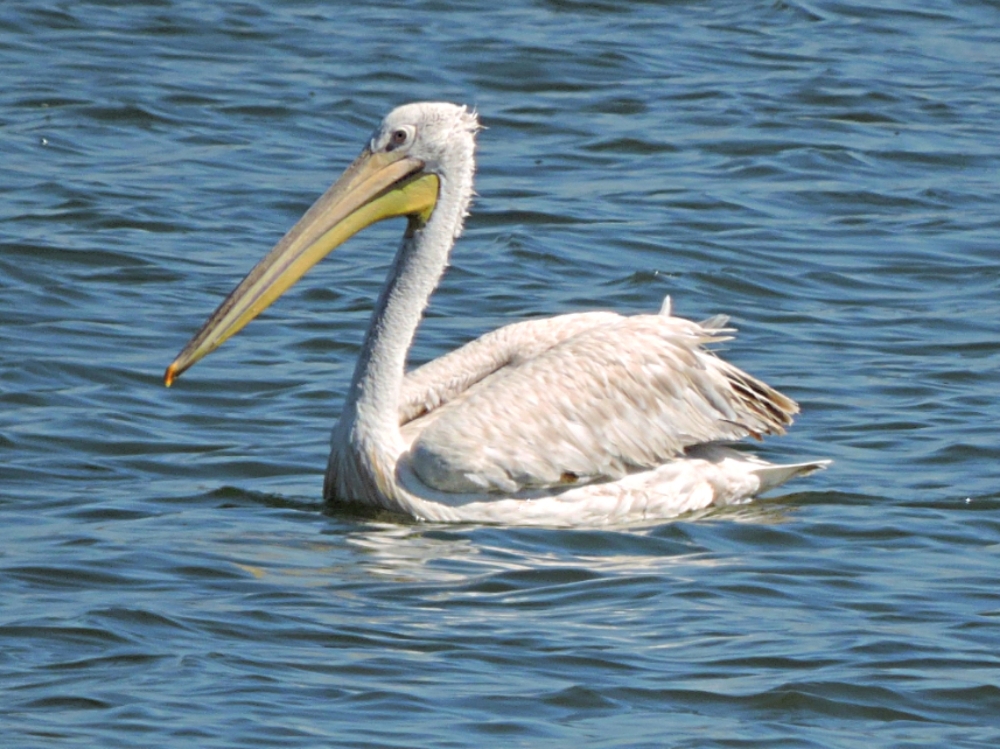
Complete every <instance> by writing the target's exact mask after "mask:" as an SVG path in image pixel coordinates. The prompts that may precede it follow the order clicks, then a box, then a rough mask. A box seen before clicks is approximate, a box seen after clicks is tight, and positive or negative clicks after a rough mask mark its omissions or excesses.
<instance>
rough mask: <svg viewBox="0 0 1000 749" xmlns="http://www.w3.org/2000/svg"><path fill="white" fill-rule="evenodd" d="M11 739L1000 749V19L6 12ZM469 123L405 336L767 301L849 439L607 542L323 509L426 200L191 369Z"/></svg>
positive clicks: (1, 491)
mask: <svg viewBox="0 0 1000 749" xmlns="http://www.w3.org/2000/svg"><path fill="white" fill-rule="evenodd" d="M0 71H2V81H3V85H2V86H0V152H2V155H0V177H2V179H0V212H2V213H0V216H2V224H0V226H2V230H0V539H2V541H0V739H2V741H0V743H2V745H3V746H4V747H38V746H62V745H67V746H70V745H72V746H101V747H119V746H128V747H132V746H135V747H140V746H141V747H150V746H156V747H190V746H198V747H248V746H281V747H316V746H333V745H342V746H367V747H459V746H524V747H566V746H587V747H659V746H671V747H742V746H768V747H864V748H865V749H868V748H869V747H872V746H887V747H888V746H892V747H903V746H907V747H916V746H920V747H925V746H941V747H990V746H997V745H1000V593H998V589H997V585H998V578H1000V563H998V554H1000V490H998V481H1000V448H998V439H997V422H998V420H1000V405H998V392H1000V375H998V371H1000V343H998V341H1000V241H998V228H1000V219H998V205H1000V178H998V175H1000V125H998V123H1000V7H998V5H997V4H996V3H986V2H958V1H957V0H956V1H954V2H950V1H948V0H939V1H937V2H928V3H919V4H916V3H903V2H898V3H893V2H880V3H875V2H868V3H864V2H852V1H851V0H846V1H842V2H834V1H832V0H831V1H827V0H817V1H816V2H766V3H735V2H730V3H722V2H715V3H712V2H709V3H684V2H673V3H668V2H664V3H654V2H648V3H629V2H573V1H572V0H562V1H559V2H556V1H550V2H542V1H541V0H537V1H535V2H530V1H529V0H515V1H514V2H511V3H486V2H483V3H472V2H470V3H458V2H454V3H452V2H447V1H436V2H422V3H392V2H385V3H370V4H356V3H323V2H318V1H315V0H312V1H311V0H299V1H297V2H263V0H247V1H246V2H241V3H215V2H207V0H148V1H146V2H142V1H138V2H137V1H135V0H133V2H129V3H118V2H113V1H112V0H104V1H103V2H86V1H83V2H79V1H76V0H74V1H72V2H70V1H69V0H62V1H58V2H56V1H52V0H47V1H46V0H43V1H42V2H27V0H13V1H12V2H7V1H5V2H4V3H3V4H2V5H0ZM429 98H433V99H448V100H454V101H459V102H467V103H470V104H473V105H475V106H476V107H477V108H478V109H479V112H480V114H481V116H482V119H483V121H484V123H485V124H486V125H487V126H488V128H489V129H487V130H485V131H484V132H483V133H482V136H481V140H480V143H481V147H480V153H479V161H480V171H479V177H478V183H477V189H478V192H479V195H480V197H479V198H478V199H477V201H476V204H475V206H474V213H473V216H472V217H471V219H470V221H469V224H468V231H467V232H466V235H465V237H464V238H463V240H462V241H461V243H460V245H459V246H458V248H457V250H456V252H455V255H454V257H453V266H452V269H451V271H450V273H449V275H448V276H447V278H446V280H445V282H444V284H443V286H442V288H441V289H440V291H439V292H438V294H437V295H436V296H435V298H434V300H433V304H432V307H431V309H430V311H429V315H428V318H427V320H426V322H425V325H424V327H423V328H422V330H421V332H420V335H419V338H418V341H417V344H416V347H415V350H414V352H413V359H414V360H415V361H424V360H426V359H428V358H431V357H433V356H436V355H438V354H440V353H442V352H444V351H446V350H448V349H449V348H451V347H453V346H455V345H457V344H459V343H461V342H463V341H465V340H467V339H468V338H470V337H471V336H474V335H476V334H478V333H481V332H483V331H486V330H488V329H491V328H493V327H496V326H497V325H500V324H502V323H505V322H509V321H512V320H516V319H521V318H524V317H529V316H535V315H549V314H558V313H562V312H568V311H574V310H581V309H589V308H613V309H616V310H621V311H639V310H653V309H656V308H657V307H658V306H659V304H660V302H661V300H662V298H663V297H664V295H666V294H670V295H672V297H673V299H674V303H675V309H676V310H677V311H678V313H680V314H683V315H685V316H690V317H694V318H700V317H707V316H709V315H711V314H715V313H718V312H726V313H729V314H731V315H733V319H734V322H735V324H736V325H737V326H738V327H739V328H740V337H739V338H738V339H737V340H736V341H735V342H733V343H731V344H729V345H728V350H727V352H726V356H727V357H728V358H729V359H731V360H732V361H734V362H736V363H737V364H739V365H741V366H743V367H745V368H747V369H749V370H750V371H751V372H754V373H755V374H758V375H760V376H762V377H764V378H765V379H767V380H768V381H769V382H771V383H772V384H773V385H775V386H777V387H780V388H781V389H782V390H784V391H785V392H787V393H788V394H790V395H792V396H793V397H795V398H796V399H797V400H799V401H800V403H801V404H802V406H803V414H802V415H801V417H800V418H799V419H798V421H797V423H796V425H795V428H794V429H793V430H792V431H791V433H790V434H789V435H788V436H787V437H784V438H780V439H773V440H769V441H768V442H767V443H766V444H764V445H762V446H761V448H760V449H761V452H762V453H763V454H765V455H767V456H768V457H771V458H773V459H795V458H816V457H827V458H832V459H833V460H834V461H835V462H834V466H833V467H832V468H831V469H830V470H828V471H826V472H825V473H823V474H820V475H816V476H813V477H811V478H809V479H805V480H802V481H798V482H796V483H794V484H791V485H789V487H788V488H787V490H786V491H784V492H782V493H780V494H778V495H777V496H773V497H771V498H769V499H765V500H760V501H757V502H755V503H754V504H751V505H748V506H744V507H741V508H730V509H727V510H716V511H712V512H707V513H704V514H701V515H699V516H698V517H683V518H681V519H679V520H677V521H676V522H669V523H662V524H659V525H656V526H653V527H646V528H631V529H626V528H623V529H608V530H593V531H565V530H546V529H539V530H523V529H521V530H519V529H510V528H502V527H471V526H456V527H447V526H429V525H419V524H401V523H399V522H397V521H388V520H387V521H384V522H376V521H374V520H369V519H364V518H357V517H350V516H342V515H335V514H334V515H331V514H327V513H324V511H323V507H322V504H321V502H320V495H321V483H322V470H323V466H324V461H325V456H326V452H327V440H328V434H329V428H330V426H331V425H332V423H333V421H334V419H335V418H336V416H337V414H338V412H339V407H340V403H341V400H342V397H343V393H344V390H345V387H346V384H347V382H348V379H349V377H350V372H351V367H352V363H353V360H354V357H355V355H356V353H357V349H358V345H359V343H360V339H361V335H362V331H363V329H364V326H365V325H366V323H367V317H368V313H369V310H370V305H371V302H372V298H373V296H374V295H375V293H376V291H377V288H378V285H379V283H380V280H381V278H382V275H383V273H384V271H385V266H386V263H387V262H388V259H389V257H390V253H391V251H392V248H394V247H395V245H396V242H397V241H398V237H399V234H400V231H401V225H399V224H396V223H391V224H387V225H382V226H379V227H375V228H373V229H371V230H368V231H367V232H366V233H365V234H363V235H362V236H360V237H358V238H356V239H354V240H353V241H352V242H350V243H349V244H348V245H347V246H345V247H344V248H343V249H342V250H340V251H339V252H337V253H335V254H334V255H333V256H331V257H330V258H329V259H327V260H326V261H324V262H323V263H322V264H321V265H320V266H319V267H317V269H316V270H314V271H313V273H311V274H310V276H309V277H308V278H307V279H306V280H305V281H304V282H303V283H301V284H300V285H299V286H298V287H297V288H296V289H295V290H293V291H292V292H291V293H290V294H289V295H288V296H287V297H286V298H285V299H283V300H282V301H281V302H280V303H279V304H278V305H276V306H275V307H274V308H273V309H272V310H271V311H269V312H268V313H267V314H265V315H264V316H263V317H262V319H261V320H259V321H257V322H255V323H254V324H253V325H251V326H250V327H249V328H248V329H247V330H246V331H245V332H244V333H243V334H242V335H241V336H239V337H238V338H236V339H234V340H232V341H230V342H229V343H227V344H226V346H225V347H223V349H221V350H220V351H219V352H217V353H216V354H214V355H213V356H212V357H210V358H209V359H208V360H206V361H205V362H203V363H202V364H200V365H199V366H198V367H197V368H196V369H195V370H193V371H192V372H191V373H189V374H188V375H186V376H185V378H184V379H183V380H181V382H180V383H179V384H178V386H176V387H175V388H173V389H171V390H169V391H168V390H166V389H164V388H163V387H162V385H161V379H160V378H161V376H162V372H163V368H164V367H165V365H166V364H167V363H169V361H170V360H171V359H172V358H173V356H174V355H175V354H176V353H177V351H178V350H179V349H180V347H181V346H182V345H183V344H184V343H185V342H186V340H187V339H188V337H189V336H190V335H191V333H193V332H194V330H195V329H196V328H197V326H198V325H200V324H201V322H202V320H203V319H204V317H205V316H206V315H207V313H208V312H210V311H211V309H212V308H214V306H215V305H216V304H217V303H218V301H219V300H220V299H221V297H222V295H224V294H225V293H226V292H227V291H228V290H229V289H230V288H231V287H232V285H233V284H234V283H235V281H237V280H238V279H239V278H240V277H241V276H242V274H243V273H245V272H246V271H247V270H248V269H249V268H250V266H251V265H252V264H253V263H254V262H255V261H256V260H257V259H258V258H259V257H260V256H262V254H263V253H264V252H265V251H266V250H267V249H268V248H269V247H270V246H271V244H272V243H273V242H274V241H275V240H276V239H277V238H278V237H279V236H280V235H281V234H282V233H283V232H284V230H285V229H287V228H288V227H289V226H290V225H291V224H292V222H294V220H295V219H296V218H297V217H298V215H299V214H300V213H301V212H302V211H303V210H304V209H305V208H306V207H307V206H308V205H309V203H310V202H311V201H312V199H313V198H314V197H315V196H316V195H318V194H319V193H320V192H321V191H322V190H323V189H325V187H326V186H327V185H328V184H329V182H330V181H331V180H332V179H333V177H334V176H335V175H336V174H337V173H338V172H339V170H340V169H341V168H342V167H343V166H345V165H346V164H347V163H348V162H349V161H350V160H351V159H352V158H353V157H354V156H355V155H356V153H357V152H358V150H359V149H360V147H361V145H362V143H363V142H364V140H365V138H366V137H367V135H368V133H369V132H370V130H371V128H372V127H373V126H374V125H375V123H376V122H377V121H378V119H379V118H380V117H381V115H382V114H384V113H385V112H386V111H388V110H389V109H390V108H391V107H392V106H394V105H396V104H398V103H401V102H403V101H407V100H413V99H429Z"/></svg>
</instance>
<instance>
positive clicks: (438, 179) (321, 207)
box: [164, 102, 479, 387]
mask: <svg viewBox="0 0 1000 749" xmlns="http://www.w3.org/2000/svg"><path fill="white" fill-rule="evenodd" d="M478 129H479V123H478V119H477V117H476V114H475V112H470V111H469V110H468V109H467V108H466V107H463V106H457V105H455V104H448V103H445V102H419V103H415V104H405V105H403V106H401V107H397V108H396V109H394V110H393V111H392V112H390V113H389V114H388V116H387V117H386V118H385V119H384V120H383V121H382V124H381V125H380V126H379V127H378V129H377V130H376V131H375V133H374V134H373V135H372V138H371V141H370V142H369V144H368V146H367V147H365V149H364V150H363V151H362V152H361V155H360V156H358V158H357V159H356V160H355V161H354V163H353V164H351V165H350V166H349V167H348V168H347V169H346V170H345V171H344V173H343V174H342V175H341V177H340V179H338V180H337V181H336V182H335V183H334V185H333V186H332V187H331V188H330V189H329V190H327V191H326V192H325V193H324V194H323V195H322V196H321V197H320V198H319V200H317V201H316V202H315V203H314V204H313V206H312V207H311V208H310V209H309V210H308V211H307V212H306V214H305V215H304V216H303V217H302V218H301V219H299V221H298V222H297V223H296V224H295V226H293V227H292V228H291V229H290V230H289V231H288V233H287V234H285V236H284V237H282V239H281V241H280V242H278V244H276V245H275V246H274V248H273V249H272V250H271V251H270V252H269V253H268V254H267V255H266V256H265V257H264V259H263V260H261V261H260V262H259V263H257V265H256V266H254V268H253V270H251V271H250V273H249V274H247V277H246V278H244V279H243V281H242V282H241V283H240V284H239V286H237V287H236V288H235V289H234V290H233V292H232V293H231V294H230V295H229V296H228V297H226V299H225V301H223V302H222V304H221V305H219V308H218V309H217V310H216V311H215V312H214V313H213V314H212V316H211V317H210V318H209V319H208V321H207V322H206V323H205V325H204V326H202V328H201V330H200V331H198V333H197V334H196V335H195V336H194V338H192V339H191V340H190V342H188V344H187V346H185V347H184V350H183V351H181V353H180V354H179V355H178V356H177V358H176V359H175V360H174V361H173V363H172V364H171V365H170V366H169V367H167V372H166V375H165V376H164V382H165V383H166V385H167V386H168V387H169V386H170V385H171V383H173V381H174V380H175V379H176V378H177V377H178V376H179V375H180V374H181V373H182V372H184V371H185V370H186V369H188V368H189V367H191V366H192V365H193V364H195V362H197V361H198V360H199V359H201V358H203V357H204V356H206V355H207V354H209V353H211V352H212V351H214V350H215V349H216V348H218V347H219V346H220V345H221V344H222V343H223V342H224V341H226V340H227V339H228V338H230V337H232V336H233V335H235V334H236V333H238V332H239V331H240V330H242V329H243V327H244V326H245V325H246V324H247V323H249V322H250V321H251V320H252V319H254V318H255V317H256V316H257V315H259V314H260V313H261V312H262V311H263V310H265V309H266V308H267V307H268V306H269V305H270V304H271V303H272V302H274V300H276V299H277V298H278V297H279V296H281V295H282V294H283V293H284V292H285V291H287V290H288V289H289V288H290V287H291V286H292V284H294V283H295V282H296V281H298V280H299V279H300V278H301V277H302V276H303V275H305V273H306V271H308V270H309V269H310V268H312V267H313V266H314V265H315V264H316V263H317V262H319V261H320V260H321V259H322V258H323V257H325V256H326V255H328V254H329V253H330V252H331V251H333V250H334V249H335V248H336V247H338V246H339V245H341V244H342V243H344V242H345V241H346V240H347V239H349V238H350V237H352V236H353V235H355V234H357V233H358V232H359V231H361V230H362V229H364V228H365V227H366V226H370V225H371V224H373V223H375V222H377V221H381V220H383V219H387V218H395V217H397V216H406V217H408V218H409V220H410V228H411V231H412V230H416V229H418V228H419V227H420V226H422V225H423V224H425V223H427V221H428V220H429V219H430V217H431V215H432V213H434V209H435V208H436V207H437V205H438V203H439V200H440V202H441V203H442V205H444V204H447V205H449V206H450V207H453V208H455V209H457V211H458V214H457V216H456V217H454V221H455V225H456V227H457V228H456V229H455V232H456V233H457V232H458V231H459V230H460V229H461V219H462V217H463V216H464V215H465V209H466V207H467V205H468V201H469V196H471V194H472V170H473V168H472V163H473V161H472V158H473V151H474V149H475V134H476V131H477V130H478ZM446 198H451V199H450V200H446Z"/></svg>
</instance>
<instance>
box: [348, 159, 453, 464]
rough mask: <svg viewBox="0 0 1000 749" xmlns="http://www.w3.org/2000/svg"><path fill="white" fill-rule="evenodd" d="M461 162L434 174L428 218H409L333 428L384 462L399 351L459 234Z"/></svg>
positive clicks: (393, 422)
mask: <svg viewBox="0 0 1000 749" xmlns="http://www.w3.org/2000/svg"><path fill="white" fill-rule="evenodd" d="M470 157H471V154H470ZM467 163H468V165H467V166H466V165H464V164H463V167H464V169H463V170H460V172H459V174H458V175H457V179H456V178H455V177H454V176H452V178H451V179H449V178H448V175H447V174H446V176H443V177H441V182H440V189H439V195H438V201H437V205H436V207H435V209H434V211H433V213H432V214H431V216H430V218H429V219H428V221H427V223H426V224H424V225H422V226H421V225H418V224H417V222H416V220H415V219H411V220H410V224H409V226H408V227H407V231H406V235H405V236H404V238H403V243H402V245H401V246H400V248H399V251H398V252H397V253H396V257H395V259H394V260H393V263H392V267H391V268H390V271H389V276H388V278H387V280H386V283H385V285H384V286H383V288H382V291H381V293H380V294H379V297H378V301H377V303H376V305H375V309H374V311H373V313H372V319H371V324H370V326H369V328H368V333H367V334H366V336H365V340H364V344H363V345H362V349H361V354H360V356H359V357H358V363H357V366H356V368H355V370H354V377H353V380H352V382H351V388H350V391H349V392H348V394H347V399H346V401H345V403H344V411H343V413H342V415H341V420H340V424H339V426H338V430H340V432H341V437H342V438H343V437H346V438H347V439H346V440H345V441H346V442H348V443H349V444H351V445H352V448H353V450H354V451H355V452H356V453H357V452H359V451H363V452H364V453H365V454H366V455H367V456H369V459H371V460H373V461H375V462H378V463H381V464H383V465H384V466H386V467H388V466H389V465H392V464H394V462H395V459H396V458H397V457H398V455H399V453H400V452H401V451H402V450H403V449H405V445H404V444H403V438H402V435H401V434H400V429H399V397H400V391H401V389H402V385H403V378H404V376H405V368H406V356H407V353H408V351H409V349H410V345H411V344H412V342H413V338H414V336H415V335H416V331H417V327H418V326H419V325H420V320H421V317H422V316H423V312H424V309H425V308H426V307H427V303H428V301H429V299H430V297H431V294H432V293H433V292H434V289H435V288H437V285H438V283H439V282H440V280H441V276H442V275H443V274H444V271H445V268H447V266H448V256H449V254H450V252H451V248H452V246H453V245H454V243H455V239H456V238H457V237H458V235H459V234H460V233H461V231H462V222H463V220H464V218H465V214H466V209H467V207H468V204H469V200H470V198H471V195H472V171H473V168H472V160H471V158H469V159H468V162H467ZM344 432H346V434H344Z"/></svg>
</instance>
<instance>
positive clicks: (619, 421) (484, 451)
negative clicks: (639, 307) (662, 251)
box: [409, 315, 798, 493]
mask: <svg viewBox="0 0 1000 749" xmlns="http://www.w3.org/2000/svg"><path fill="white" fill-rule="evenodd" d="M614 317H615V319H613V320H612V319H608V320H606V321H605V322H604V323H603V324H595V325H587V326H582V327H583V329H582V330H580V331H579V332H577V333H576V334H575V335H570V336H568V337H563V338H561V339H559V340H558V341H556V342H555V343H554V344H553V345H550V346H548V347H546V348H543V349H541V350H540V351H539V353H538V354H537V355H535V356H532V357H522V358H516V360H515V359H512V360H511V361H509V362H508V363H507V364H506V365H505V366H502V367H501V368H499V369H497V370H495V371H493V372H491V373H489V374H486V375H485V376H483V377H482V378H481V379H480V380H478V381H477V382H476V383H475V384H474V385H473V386H471V387H469V388H468V389H466V390H464V391H462V392H459V393H454V394H453V395H452V398H451V399H450V402H448V403H447V404H446V405H444V406H442V407H441V408H439V409H438V410H437V411H436V412H434V413H433V414H431V415H432V417H433V418H430V419H427V423H426V425H424V424H422V423H421V422H422V421H423V420H418V421H416V422H414V423H413V424H412V425H411V434H412V433H413V432H415V431H416V430H418V429H420V430H421V431H419V433H418V434H417V436H416V438H415V440H414V442H413V444H412V446H411V452H410V456H409V459H410V461H411V464H412V467H413V470H414V472H415V473H416V474H417V475H418V476H419V477H420V479H421V480H422V481H424V482H425V483H427V484H428V485H429V486H432V487H434V488H437V489H440V490H442V491H450V492H470V491H479V492H481V491H484V490H485V491H498V492H505V493H510V492H514V491H519V490H521V489H525V488H532V487H554V486H559V485H566V484H574V483H586V482H593V481H602V480H608V479H615V478H620V477H621V476H623V475H625V474H627V473H630V472H633V471H635V470H639V469H648V468H652V467H654V466H656V465H659V464H661V463H663V462H665V461H667V460H669V459H671V458H673V457H676V456H679V455H682V454H683V453H684V450H685V449H686V448H688V447H691V446H693V445H698V444H703V443H707V442H713V441H719V440H734V439H740V438H743V437H746V436H747V435H752V436H760V435H763V434H772V433H782V432H784V427H785V426H787V425H788V424H790V423H791V417H792V414H794V413H796V412H797V411H798V406H797V405H796V404H795V403H794V401H792V400H790V399H788V398H786V397H785V396H783V395H781V394H780V393H778V392H777V391H775V390H773V389H772V388H770V387H768V386H767V385H765V384H764V383H763V382H761V381H759V380H757V379H755V378H753V377H751V376H750V375H748V374H746V373H744V372H742V371H741V370H739V369H737V368H736V367H734V366H732V365H730V364H727V363H726V362H725V361H723V360H722V359H720V358H719V357H717V356H715V354H713V353H712V352H711V351H709V350H707V349H705V345H706V344H708V343H712V342H715V341H718V340H725V339H726V338H728V335H726V334H727V333H729V332H730V331H729V330H727V329H722V328H711V327H703V326H702V325H699V324H698V323H694V322H690V321H688V320H684V319H682V318H676V317H669V316H666V315H637V316H634V317H618V316H614ZM480 340H482V339H480Z"/></svg>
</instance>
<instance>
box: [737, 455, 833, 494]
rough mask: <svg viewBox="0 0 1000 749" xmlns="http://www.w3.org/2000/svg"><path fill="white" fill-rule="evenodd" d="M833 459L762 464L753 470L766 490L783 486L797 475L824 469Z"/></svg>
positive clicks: (762, 490) (761, 489)
mask: <svg viewBox="0 0 1000 749" xmlns="http://www.w3.org/2000/svg"><path fill="white" fill-rule="evenodd" d="M832 462H833V461H831V460H814V461H810V462H809V463H791V464H789V465H778V466H772V465H767V466H761V467H760V468H755V469H754V470H753V472H754V473H755V474H757V476H758V478H760V491H761V492H766V491H768V490H770V489H773V488H775V487H776V486H781V485H782V484H784V483H785V482H786V481H788V480H789V479H793V478H795V477H796V476H808V475H809V474H810V473H813V472H814V471H822V470H823V469H824V468H826V467H827V466H829V465H830V463H832Z"/></svg>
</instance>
